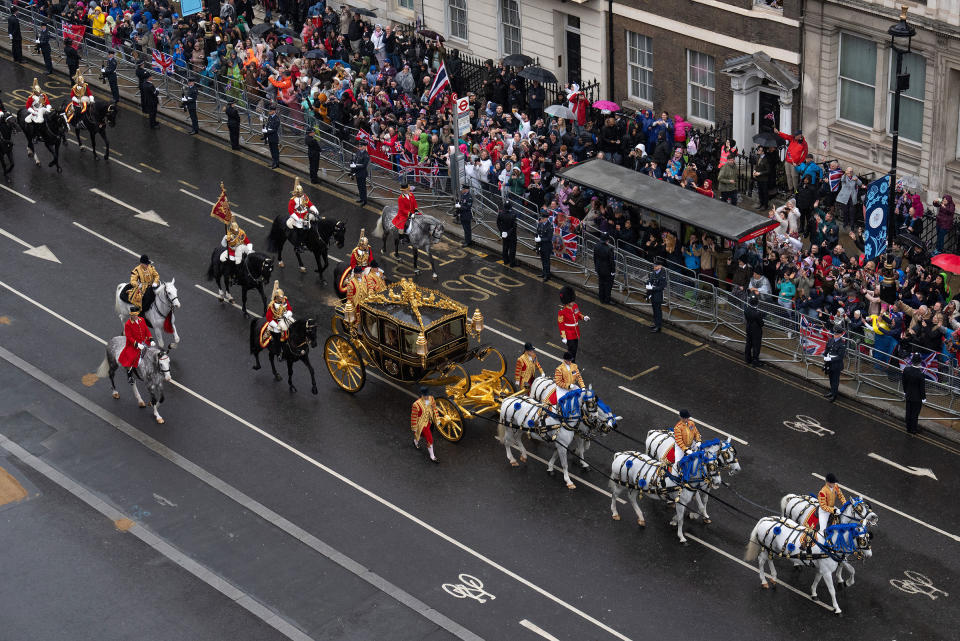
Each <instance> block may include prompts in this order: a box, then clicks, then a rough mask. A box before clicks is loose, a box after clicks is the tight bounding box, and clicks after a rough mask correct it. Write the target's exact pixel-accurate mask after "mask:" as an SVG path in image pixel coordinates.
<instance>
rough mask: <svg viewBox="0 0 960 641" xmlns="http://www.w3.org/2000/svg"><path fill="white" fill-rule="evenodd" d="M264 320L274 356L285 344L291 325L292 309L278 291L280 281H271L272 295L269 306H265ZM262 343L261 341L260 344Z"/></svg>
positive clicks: (281, 291)
mask: <svg viewBox="0 0 960 641" xmlns="http://www.w3.org/2000/svg"><path fill="white" fill-rule="evenodd" d="M264 318H265V320H266V329H267V331H269V332H270V335H271V336H270V340H269V347H270V351H271V352H273V353H274V354H280V353H281V348H282V346H283V345H282V344H283V343H284V342H286V340H287V337H288V334H287V332H289V330H290V326H291V325H293V308H292V307H291V306H290V301H288V300H287V297H286V296H284V295H283V290H282V289H280V281H279V280H275V281H273V294H272V295H271V296H270V304H269V305H268V306H267V313H266V315H265V316H264ZM262 342H263V341H261V344H262Z"/></svg>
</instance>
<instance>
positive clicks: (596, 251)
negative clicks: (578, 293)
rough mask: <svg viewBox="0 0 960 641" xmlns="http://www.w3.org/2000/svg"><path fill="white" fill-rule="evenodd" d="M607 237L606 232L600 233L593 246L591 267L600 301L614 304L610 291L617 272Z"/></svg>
mask: <svg viewBox="0 0 960 641" xmlns="http://www.w3.org/2000/svg"><path fill="white" fill-rule="evenodd" d="M609 238H610V236H609V235H608V234H607V233H606V232H603V233H601V234H600V240H599V241H597V244H596V246H594V248H593V267H594V269H595V270H596V271H597V281H598V284H599V289H600V292H599V293H600V302H601V303H603V304H605V305H613V304H614V302H613V299H612V298H611V297H610V292H611V291H612V290H613V277H614V275H615V274H616V272H617V266H616V261H615V260H614V257H613V248H612V247H610V244H609V243H608V242H607V240H608V239H609Z"/></svg>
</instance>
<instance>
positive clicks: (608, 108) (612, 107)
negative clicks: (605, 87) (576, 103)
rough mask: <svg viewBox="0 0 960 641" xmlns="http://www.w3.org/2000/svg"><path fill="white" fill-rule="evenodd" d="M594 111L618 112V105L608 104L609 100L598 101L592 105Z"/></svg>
mask: <svg viewBox="0 0 960 641" xmlns="http://www.w3.org/2000/svg"><path fill="white" fill-rule="evenodd" d="M593 108H594V109H602V110H603V111H620V105H618V104H617V103H615V102H610V101H609V100H598V101H596V102H595V103H593Z"/></svg>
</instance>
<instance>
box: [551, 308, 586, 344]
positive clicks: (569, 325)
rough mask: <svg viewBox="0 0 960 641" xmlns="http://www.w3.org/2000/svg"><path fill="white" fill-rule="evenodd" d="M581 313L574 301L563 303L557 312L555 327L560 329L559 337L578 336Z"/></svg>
mask: <svg viewBox="0 0 960 641" xmlns="http://www.w3.org/2000/svg"><path fill="white" fill-rule="evenodd" d="M581 319H583V314H581V313H580V308H579V307H578V306H577V304H576V303H570V304H569V305H564V306H563V307H561V308H560V311H559V312H557V328H558V329H559V330H560V338H565V339H567V340H572V339H576V338H580V321H581Z"/></svg>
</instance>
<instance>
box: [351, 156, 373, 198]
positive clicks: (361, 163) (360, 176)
mask: <svg viewBox="0 0 960 641" xmlns="http://www.w3.org/2000/svg"><path fill="white" fill-rule="evenodd" d="M369 166H370V154H369V153H367V146H366V145H360V146H359V147H357V151H356V153H354V154H353V160H351V161H350V173H351V174H352V175H353V177H354V178H356V179H357V202H358V203H360V206H361V207H363V206H364V205H366V204H367V170H368V168H369Z"/></svg>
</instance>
